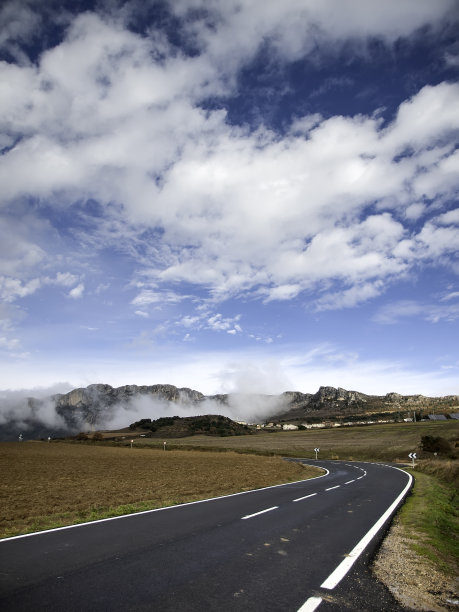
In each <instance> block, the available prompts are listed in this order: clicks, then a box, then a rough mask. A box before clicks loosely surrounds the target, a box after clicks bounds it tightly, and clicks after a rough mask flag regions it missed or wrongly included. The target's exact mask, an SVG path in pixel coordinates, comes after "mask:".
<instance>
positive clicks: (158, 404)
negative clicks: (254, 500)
mask: <svg viewBox="0 0 459 612" xmlns="http://www.w3.org/2000/svg"><path fill="white" fill-rule="evenodd" d="M235 398H237V399H238V402H237V403H238V405H239V406H241V405H242V406H243V405H244V403H247V404H250V402H251V396H249V395H247V396H241V397H238V396H229V395H225V394H219V395H212V396H206V395H204V394H202V393H200V392H199V391H196V390H194V389H190V388H188V387H183V388H177V387H175V386H174V385H159V384H157V385H124V386H122V387H112V386H110V385H106V384H96V385H89V386H88V387H84V388H78V389H73V390H72V391H70V392H69V393H65V394H58V395H54V396H52V397H48V398H46V399H35V398H24V399H23V400H21V403H20V404H18V405H17V406H8V407H3V406H2V405H1V402H0V412H2V418H3V424H2V425H1V426H0V440H8V439H9V440H11V439H17V438H18V435H19V433H20V432H21V431H26V432H27V438H28V439H30V438H34V437H35V438H37V437H47V436H48V435H51V436H62V435H70V434H72V433H77V432H79V431H82V430H90V429H110V428H111V427H110V426H109V424H110V423H111V422H112V420H113V416H114V414H115V412H118V413H119V409H120V408H121V409H123V410H125V411H126V412H125V413H123V414H125V415H126V424H125V426H127V425H128V424H129V422H130V421H129V416H130V415H131V414H132V407H133V406H135V405H136V403H137V402H138V401H140V402H144V403H146V405H147V411H148V406H149V404H148V400H151V401H152V404H151V405H152V406H153V405H154V406H155V414H156V416H157V415H158V412H159V414H160V415H163V416H172V415H174V411H175V405H177V407H180V406H181V407H185V408H186V411H187V413H188V414H193V411H194V409H196V414H202V413H203V405H205V402H206V401H208V402H209V404H208V406H209V409H210V410H212V412H219V407H220V406H221V410H222V413H223V414H224V413H225V411H226V412H227V409H228V408H230V407H231V405H232V402H233V400H235ZM253 398H254V400H255V398H256V403H257V405H258V406H260V405H261V406H262V407H263V406H266V411H265V415H266V418H268V417H269V421H284V422H285V421H287V422H288V421H291V422H295V421H297V422H300V423H301V422H302V420H307V419H315V420H325V419H328V418H340V417H343V418H344V417H345V418H346V419H348V418H349V417H360V416H374V415H379V414H387V413H393V412H397V413H398V414H399V416H400V417H401V416H407V415H409V414H413V412H414V411H418V414H421V413H424V414H428V412H429V411H430V412H434V411H435V412H437V413H438V412H441V411H443V412H448V411H449V412H458V405H459V396H457V395H450V396H446V397H437V398H432V397H424V396H422V395H400V394H398V393H394V392H391V393H387V394H386V395H384V396H377V395H366V394H365V393H360V392H358V391H347V390H346V389H343V388H341V387H338V388H335V387H327V386H323V387H320V388H319V390H318V391H317V392H316V393H314V394H312V393H301V392H300V391H286V392H285V393H283V394H282V395H279V396H268V395H263V396H260V395H257V396H253ZM274 405H277V406H278V408H277V409H278V410H279V411H281V412H278V413H277V414H274V415H273V406H274ZM281 407H282V408H281ZM284 407H285V408H284ZM134 412H135V411H134ZM259 413H260V417H259V420H261V421H262V420H263V409H261V410H260V411H259ZM19 414H20V415H21V417H20V418H19V417H16V415H19ZM45 415H46V418H44V416H45ZM146 416H153V415H146Z"/></svg>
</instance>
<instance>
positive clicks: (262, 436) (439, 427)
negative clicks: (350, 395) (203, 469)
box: [116, 420, 459, 462]
mask: <svg viewBox="0 0 459 612" xmlns="http://www.w3.org/2000/svg"><path fill="white" fill-rule="evenodd" d="M425 435H429V436H440V437H443V438H446V439H447V440H449V441H450V442H452V445H453V446H454V444H455V442H456V441H459V422H458V421H453V420H449V421H437V422H435V421H425V422H419V423H388V424H382V425H365V426H362V427H346V428H344V427H343V428H336V429H321V430H307V431H279V432H274V433H267V432H260V433H258V434H257V435H253V436H231V437H227V438H216V437H210V436H203V435H199V436H192V437H188V438H175V439H168V440H167V444H168V447H173V448H180V447H183V448H190V447H199V448H201V449H203V450H208V449H209V450H210V449H213V448H219V449H227V450H237V451H239V452H241V451H247V452H249V451H255V452H258V453H260V454H263V453H274V454H278V455H286V456H292V457H306V458H307V457H309V458H314V456H315V455H314V448H316V447H317V448H320V453H319V458H320V459H355V460H374V461H402V462H407V461H409V459H408V454H409V453H411V452H416V451H418V450H419V443H420V441H421V437H422V436H425ZM116 444H121V442H117V443H116ZM135 444H139V445H145V446H157V447H159V446H162V442H161V441H159V440H158V439H153V438H150V439H149V438H139V439H137V440H136V441H135Z"/></svg>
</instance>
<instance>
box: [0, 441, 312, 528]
mask: <svg viewBox="0 0 459 612" xmlns="http://www.w3.org/2000/svg"><path fill="white" fill-rule="evenodd" d="M312 475H314V476H315V475H317V470H315V469H314V468H304V467H302V466H299V465H297V464H292V463H289V462H286V461H283V460H282V459H280V458H279V457H259V456H254V455H241V454H235V453H212V452H211V453H202V452H198V451H175V450H173V451H166V452H164V450H156V449H152V448H149V449H145V448H143V449H142V448H135V447H134V448H132V449H131V448H129V447H128V448H126V447H122V448H115V447H104V446H103V445H102V446H96V445H94V446H91V445H87V444H85V445H79V444H62V443H51V444H49V443H47V442H22V443H18V442H11V443H9V442H3V443H0V537H5V536H10V535H16V534H20V533H27V532H30V531H36V530H40V529H46V528H51V527H57V526H61V525H68V524H72V523H75V522H84V521H87V520H94V519H98V518H104V517H108V516H116V515H119V514H125V513H128V512H134V511H139V510H147V509H151V508H158V507H162V506H167V505H172V504H177V503H183V502H187V501H192V500H197V499H205V498H208V497H214V496H218V495H225V494H229V493H236V492H239V491H244V490H248V489H252V488H259V487H263V486H268V485H272V484H278V483H284V482H292V481H295V480H301V479H303V478H308V477H311V476H312Z"/></svg>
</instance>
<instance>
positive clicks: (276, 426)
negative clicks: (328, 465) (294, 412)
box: [236, 412, 459, 431]
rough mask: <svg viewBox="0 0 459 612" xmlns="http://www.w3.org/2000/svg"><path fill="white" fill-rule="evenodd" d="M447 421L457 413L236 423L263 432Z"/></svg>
mask: <svg viewBox="0 0 459 612" xmlns="http://www.w3.org/2000/svg"><path fill="white" fill-rule="evenodd" d="M449 419H453V420H456V421H457V420H459V412H455V413H451V414H428V415H425V416H423V417H422V418H421V419H416V416H413V417H403V418H392V419H389V418H388V419H377V420H374V421H372V420H361V421H324V422H322V423H300V424H298V425H295V424H294V423H277V422H267V423H247V422H246V421H236V422H237V423H238V424H239V425H248V426H249V427H256V429H265V430H281V431H298V430H300V431H304V430H306V429H330V428H334V427H357V426H362V425H379V424H382V423H401V422H403V423H413V422H417V421H448V420H449Z"/></svg>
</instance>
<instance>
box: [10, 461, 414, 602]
mask: <svg viewBox="0 0 459 612" xmlns="http://www.w3.org/2000/svg"><path fill="white" fill-rule="evenodd" d="M303 461H304V462H305V463H308V464H315V465H318V466H321V467H323V468H324V469H325V470H327V472H328V473H326V475H325V476H322V477H319V478H315V479H313V480H305V481H300V482H296V483H290V484H287V485H281V486H277V487H269V488H266V489H260V490H257V491H251V492H246V493H240V494H236V495H231V496H226V497H220V498H216V499H212V500H207V501H204V502H196V503H191V504H184V505H181V506H174V507H171V508H165V509H161V510H156V511H150V512H145V513H141V514H134V515H129V516H126V517H119V518H116V519H108V520H105V521H99V522H95V523H88V524H84V525H79V526H75V527H70V528H61V529H56V530H52V531H48V532H42V533H39V534H33V535H28V536H19V537H17V538H9V539H5V540H0V608H1V609H2V610H3V611H4V612H6V611H10V610H11V611H13V610H14V611H15V612H20V611H26V610H27V611H32V610H33V611H34V612H36V611H39V610H46V611H47V612H51V611H59V612H61V611H62V610H65V611H66V612H72V611H83V610H85V611H88V610H110V611H117V610H158V611H159V610H161V611H163V610H174V611H178V610H184V611H187V612H189V611H194V610H196V611H198V610H199V611H201V610H218V611H219V612H220V611H225V610H228V611H231V612H233V611H239V610H241V611H242V610H243V611H244V612H247V611H263V612H268V611H282V612H288V611H292V612H296V611H298V610H301V612H311V611H312V610H315V609H319V610H320V612H322V611H323V612H326V611H332V610H366V611H367V612H369V611H371V610H375V611H376V610H378V611H380V610H384V611H385V612H389V611H396V610H401V609H402V608H401V607H400V606H399V605H398V604H396V602H395V601H394V600H393V599H392V598H391V596H390V595H389V593H388V592H387V591H386V590H385V589H384V588H383V587H382V586H381V585H379V584H378V583H377V582H376V581H375V580H373V579H372V578H371V577H370V576H369V573H368V571H367V568H366V561H367V559H368V557H369V555H370V554H371V551H372V550H373V549H374V547H375V545H376V542H377V539H378V537H379V538H380V537H381V535H382V533H383V532H384V527H385V526H387V524H388V520H389V518H390V516H391V515H392V514H393V512H394V511H395V509H396V507H397V506H398V505H399V504H400V503H401V501H402V499H403V497H404V496H405V495H406V493H407V492H408V490H409V488H410V486H411V476H410V475H409V474H407V473H406V472H403V471H402V470H399V469H397V468H394V467H391V466H386V465H381V464H369V463H358V462H344V461H312V460H303ZM375 534H376V538H374V537H373V536H374V535H375ZM362 552H363V554H362V555H361V556H359V555H360V554H361V553H362Z"/></svg>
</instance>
